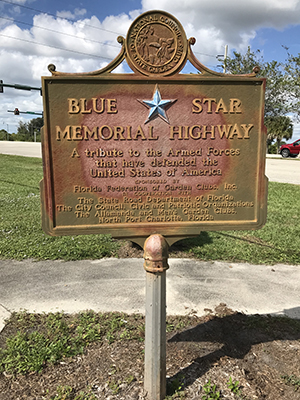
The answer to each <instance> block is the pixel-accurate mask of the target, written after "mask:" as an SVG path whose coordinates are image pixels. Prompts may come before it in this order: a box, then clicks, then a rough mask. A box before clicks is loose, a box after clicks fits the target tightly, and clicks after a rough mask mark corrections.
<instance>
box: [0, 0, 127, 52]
mask: <svg viewBox="0 0 300 400" xmlns="http://www.w3.org/2000/svg"><path fill="white" fill-rule="evenodd" d="M1 1H2V0H1ZM0 18H2V19H6V20H8V21H12V22H15V23H17V24H23V25H27V26H31V27H34V28H38V29H44V30H45V31H48V32H53V33H59V34H60V35H65V36H69V37H73V38H76V39H82V40H87V41H89V42H93V43H98V44H103V45H105V46H111V47H117V48H120V46H117V45H114V44H110V43H105V42H99V41H98V40H93V39H87V38H82V37H80V36H77V35H72V34H71V33H65V32H59V31H56V30H54V29H50V28H45V27H43V26H38V25H33V24H29V23H28V22H23V21H18V20H16V19H14V18H9V17H1V16H0Z"/></svg>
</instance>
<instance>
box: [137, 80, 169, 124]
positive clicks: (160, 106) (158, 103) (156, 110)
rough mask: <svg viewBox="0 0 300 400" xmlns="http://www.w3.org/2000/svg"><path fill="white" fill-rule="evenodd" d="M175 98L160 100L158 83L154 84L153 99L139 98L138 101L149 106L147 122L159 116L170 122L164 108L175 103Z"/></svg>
mask: <svg viewBox="0 0 300 400" xmlns="http://www.w3.org/2000/svg"><path fill="white" fill-rule="evenodd" d="M175 101H176V100H162V99H161V94H160V91H159V88H158V85H156V86H155V89H154V93H153V99H152V100H139V102H140V103H142V104H144V105H145V106H146V107H148V108H150V111H149V115H148V119H147V120H146V121H145V124H147V122H149V121H151V120H153V119H155V118H156V117H160V118H161V119H162V120H164V121H165V122H167V123H168V124H170V122H169V119H168V117H167V114H166V110H167V109H168V108H169V107H170V106H171V105H172V104H173V103H175Z"/></svg>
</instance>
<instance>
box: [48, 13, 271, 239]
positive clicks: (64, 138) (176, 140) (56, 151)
mask: <svg viewBox="0 0 300 400" xmlns="http://www.w3.org/2000/svg"><path fill="white" fill-rule="evenodd" d="M118 40H119V42H121V43H122V50H121V53H120V55H119V56H118V57H117V59H116V60H115V61H114V62H112V63H111V64H110V65H109V66H108V67H106V68H105V69H104V70H100V71H94V72H91V73H86V74H66V73H61V72H57V71H56V70H55V67H54V66H51V67H50V68H49V69H50V70H51V72H52V76H51V77H43V78H42V81H43V96H44V117H45V126H44V132H43V143H42V145H43V161H44V179H43V181H42V183H41V188H42V193H43V194H42V206H43V207H42V209H43V228H44V230H45V231H46V232H47V233H48V234H50V235H76V234H90V233H109V234H111V235H112V236H113V237H123V238H129V239H131V240H134V241H137V242H138V241H140V242H141V241H142V240H143V238H145V237H148V236H150V235H151V234H153V233H160V234H162V235H164V236H165V237H166V238H167V239H168V240H169V242H173V241H175V240H177V239H178V238H182V237H186V236H189V235H196V234H199V233H200V231H207V230H228V229H258V228H260V227H261V226H262V225H263V224H264V223H265V220H266V205H267V200H266V196H267V178H266V177H265V175H264V171H265V153H266V132H265V129H264V125H263V111H264V85H265V80H264V79H259V78H256V76H255V73H253V74H250V75H246V76H233V75H226V74H221V73H216V72H214V71H210V70H208V69H207V68H206V67H204V66H203V65H202V64H201V63H200V62H199V61H198V60H197V59H196V58H195V57H194V55H193V54H192V51H191V45H192V44H193V42H194V40H192V39H190V40H189V42H187V40H186V38H185V33H184V31H183V29H182V27H181V26H180V24H179V23H178V21H176V20H175V19H174V18H173V17H172V16H170V15H169V14H167V13H164V12H157V11H155V12H148V13H145V14H143V15H142V16H140V17H139V18H138V19H137V20H136V21H135V22H134V23H133V24H132V26H131V28H130V29H129V32H128V35H127V38H126V40H125V39H122V38H119V39H118ZM123 59H126V60H127V62H128V64H129V65H130V66H131V68H132V69H133V71H134V73H131V74H117V73H112V70H113V69H114V68H115V67H116V66H117V65H118V64H119V63H120V62H121V61H123ZM187 59H189V61H190V62H191V63H192V64H193V65H194V66H195V67H196V68H198V70H199V74H179V73H178V71H179V70H180V69H181V68H182V67H183V66H184V64H185V62H186V60H187Z"/></svg>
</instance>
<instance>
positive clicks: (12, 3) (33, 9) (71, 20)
mask: <svg viewBox="0 0 300 400" xmlns="http://www.w3.org/2000/svg"><path fill="white" fill-rule="evenodd" d="M0 1H1V2H2V3H6V4H11V5H13V6H18V7H22V8H26V9H27V10H31V11H34V12H38V13H42V14H46V15H50V16H52V17H55V18H60V19H63V20H66V21H69V22H71V23H74V20H73V19H71V18H67V17H59V16H57V15H55V14H52V13H49V12H45V11H42V10H38V9H36V8H33V7H28V6H24V5H21V4H18V3H14V2H12V1H7V0H0ZM1 18H4V19H9V18H5V17H1ZM16 22H17V23H21V24H26V25H30V24H28V23H25V22H21V21H20V22H19V21H16ZM30 26H33V25H30ZM85 26H87V27H89V28H93V29H98V30H101V31H104V32H109V33H113V34H115V35H121V34H120V33H118V32H115V31H111V30H108V29H104V28H99V27H98V26H94V25H89V24H86V23H85ZM37 28H40V29H45V30H49V31H52V30H51V29H48V28H43V27H37ZM54 32H56V31H54ZM59 33H61V34H65V35H67V36H72V37H76V38H79V37H78V36H76V35H71V34H67V33H63V32H59ZM2 36H3V35H2ZM79 39H82V38H79ZM19 40H20V39H19ZM86 40H89V41H91V42H96V43H101V42H98V41H95V40H93V39H86ZM102 44H105V43H102ZM41 45H42V44H41ZM107 45H108V46H112V47H118V46H116V45H113V44H107ZM43 46H46V45H43ZM49 47H54V46H50V45H49ZM54 48H56V47H54ZM57 49H60V50H64V49H61V48H59V47H57ZM68 51H72V52H75V53H76V51H75V50H68ZM77 53H78V54H85V55H89V54H86V53H81V52H77ZM194 54H199V55H202V56H206V57H211V58H216V56H214V55H212V54H205V53H200V52H198V51H195V52H194ZM92 57H99V58H105V59H108V58H107V57H101V56H94V55H92Z"/></svg>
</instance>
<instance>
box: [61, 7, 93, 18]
mask: <svg viewBox="0 0 300 400" xmlns="http://www.w3.org/2000/svg"><path fill="white" fill-rule="evenodd" d="M85 14H86V9H85V8H75V10H74V12H73V13H72V12H71V11H57V13H56V15H57V17H59V18H67V19H75V18H76V17H82V16H83V15H85Z"/></svg>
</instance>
